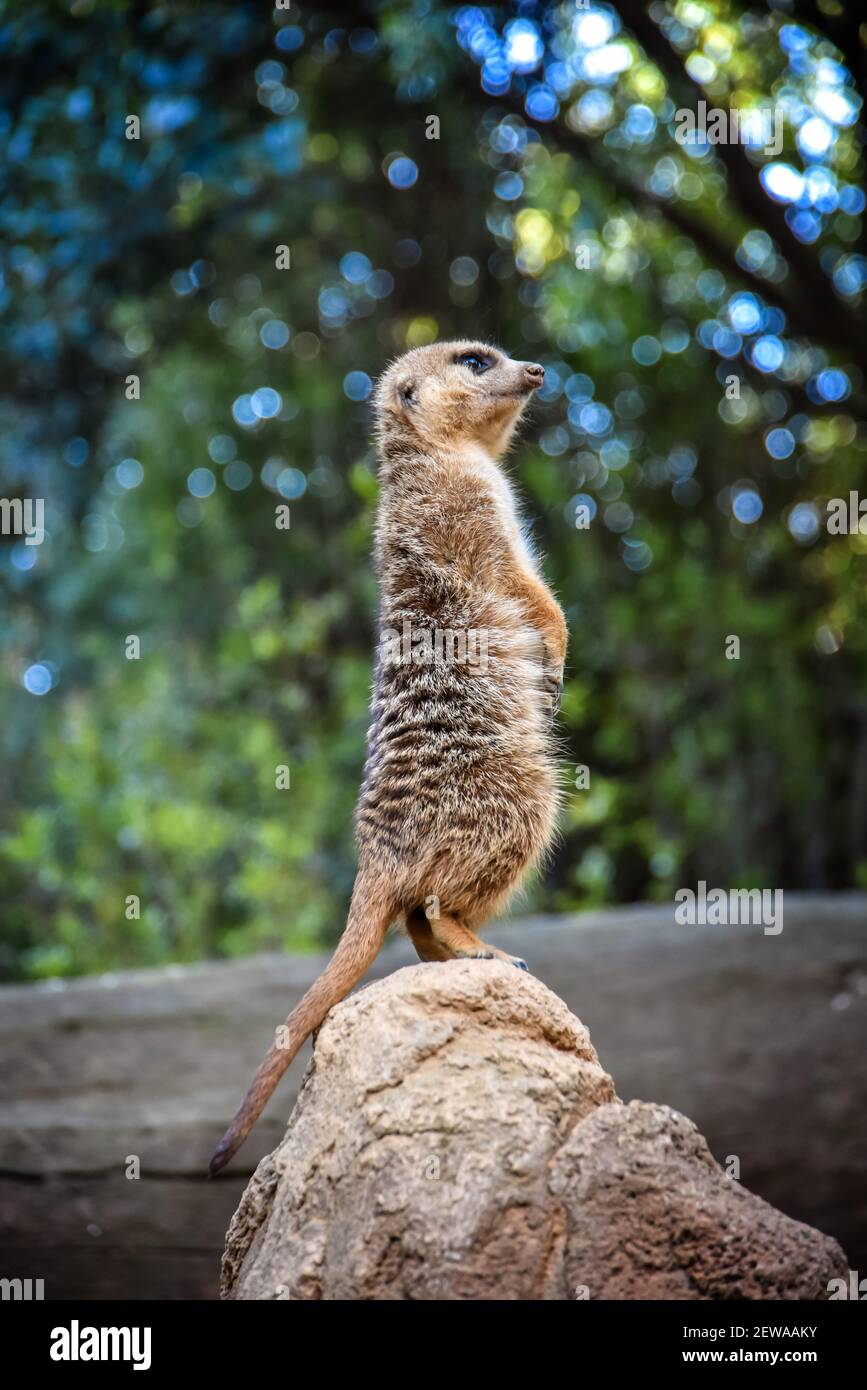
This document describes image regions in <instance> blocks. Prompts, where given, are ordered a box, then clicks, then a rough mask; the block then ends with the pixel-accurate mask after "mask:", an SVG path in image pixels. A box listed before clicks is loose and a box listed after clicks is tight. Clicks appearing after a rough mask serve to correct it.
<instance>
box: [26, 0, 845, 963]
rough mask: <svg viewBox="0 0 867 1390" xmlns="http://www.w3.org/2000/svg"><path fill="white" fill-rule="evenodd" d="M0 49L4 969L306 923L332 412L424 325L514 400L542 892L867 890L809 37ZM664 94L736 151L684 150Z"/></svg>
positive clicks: (330, 684) (212, 14) (229, 942)
mask: <svg viewBox="0 0 867 1390" xmlns="http://www.w3.org/2000/svg"><path fill="white" fill-rule="evenodd" d="M0 45H2V51H3V53H4V56H5V58H6V64H5V74H4V77H3V79H2V84H0V107H2V112H3V115H2V124H0V142H2V145H3V156H4V158H3V169H4V173H3V176H2V177H3V181H4V188H3V203H2V212H0V219H2V233H3V243H4V247H3V277H4V278H3V285H2V289H0V309H2V321H0V330H2V338H0V354H2V363H3V368H4V372H5V375H6V379H7V381H14V382H15V392H14V396H12V395H10V396H9V397H8V398H7V399H6V400H5V401H4V402H3V403H2V405H0V422H2V425H3V431H2V441H0V467H2V477H3V483H2V490H3V494H4V496H6V497H9V498H13V497H17V496H20V497H25V496H28V497H44V498H45V499H46V532H47V534H46V538H45V541H44V543H43V544H42V545H39V546H28V545H26V544H25V543H24V542H23V540H21V539H20V538H17V537H3V540H2V549H0V585H2V589H0V605H2V609H0V611H2V633H0V641H2V644H3V653H4V681H3V684H2V686H0V702H2V715H3V738H4V766H5V768H6V770H7V777H6V779H5V786H4V787H3V791H2V800H0V891H2V892H3V898H4V903H5V904H6V912H5V932H4V942H3V945H2V948H0V950H2V957H0V965H2V967H3V969H4V970H5V972H6V973H7V974H10V975H19V976H24V977H28V976H40V975H50V974H66V973H75V972H80V971H85V970H97V969H104V968H107V967H116V966H122V965H129V964H138V963H155V962H158V961H162V960H167V959H195V958H198V957H200V956H203V955H213V954H231V953H238V952H242V951H247V950H250V949H254V948H256V947H260V946H265V945H273V944H278V943H279V944H283V945H286V946H288V947H298V946H303V945H305V944H308V943H313V942H316V941H318V940H320V939H321V938H322V937H323V936H333V935H334V934H335V933H336V932H337V931H338V930H339V928H340V926H341V924H342V918H343V912H344V907H345V900H346V895H347V892H348V888H349V886H350V884H351V879H352V869H353V865H352V842H351V829H350V823H351V809H352V805H353V801H354V796H355V791H356V788H357V783H358V776H359V771H360V765H361V760H362V757H363V740H364V730H365V728H366V702H367V693H368V683H369V668H370V652H371V646H372V641H373V614H374V589H373V582H372V577H371V575H370V571H369V564H368V558H367V557H368V547H369V533H370V521H371V516H372V511H373V507H374V505H375V495H376V482H375V467H374V463H373V460H372V458H371V454H370V450H369V447H368V443H367V435H368V429H369V420H368V407H367V405H366V400H367V396H368V394H369V391H370V383H371V377H372V376H374V375H375V374H376V372H378V371H379V370H380V369H381V367H382V365H383V364H384V362H385V361H386V360H387V359H388V358H389V357H390V356H392V355H394V354H395V353H397V352H400V351H403V350H404V349H405V348H406V347H408V346H412V345H415V344H418V343H424V342H428V341H431V340H433V339H434V338H436V337H440V336H442V337H446V336H457V335H461V336H478V335H482V336H487V337H490V338H493V339H496V340H498V341H500V342H501V343H502V344H503V345H504V346H506V347H507V348H510V349H512V350H514V351H516V352H518V353H520V354H521V355H526V356H529V355H532V356H534V357H537V358H538V359H539V360H541V361H543V362H544V363H545V366H546V369H547V376H546V385H545V389H544V391H543V393H542V402H541V406H540V408H539V409H538V411H537V413H536V418H535V423H534V425H533V427H532V429H531V431H530V432H529V433H528V437H527V440H526V442H525V443H524V444H523V445H522V446H521V447H520V449H519V450H518V451H517V453H516V456H515V460H514V468H515V471H516V474H517V476H518V479H519V483H520V486H521V488H522V490H523V492H524V494H525V496H526V499H527V510H528V513H529V514H530V515H531V516H532V517H533V518H535V519H536V522H537V525H536V532H537V536H538V539H539V543H540V545H541V547H542V549H543V550H544V551H545V552H546V554H547V556H548V567H549V569H550V572H551V575H552V577H553V578H554V581H555V584H556V586H557V588H558V591H559V592H560V594H561V596H562V597H563V599H564V603H565V605H566V607H567V609H568V612H569V617H570V625H571V629H572V634H573V650H572V657H571V666H570V671H569V684H568V687H567V690H566V693H565V697H564V706H563V717H564V725H565V730H566V733H567V735H568V739H569V744H570V749H569V753H568V758H569V762H568V764H567V770H568V767H572V768H573V769H574V768H576V767H577V766H578V765H586V766H587V768H588V770H589V785H587V786H584V785H582V783H583V782H584V781H586V780H587V779H585V778H582V777H580V776H576V772H575V771H572V772H571V773H569V781H570V784H571V783H572V782H575V783H576V785H575V786H574V787H573V788H572V790H571V792H570V795H569V798H568V808H567V813H566V817H565V835H564V840H563V844H562V847H561V850H560V853H559V855H558V858H557V861H556V863H555V864H554V866H553V870H552V872H551V873H550V874H549V875H548V876H547V878H546V881H545V884H544V885H540V886H539V888H538V889H537V890H536V897H537V901H538V903H539V905H541V906H548V907H557V908H565V907H573V906H576V905H581V904H586V903H595V902H603V901H608V900H611V899H620V900H633V899H637V898H642V897H650V898H662V899H664V898H666V897H670V896H671V895H672V893H673V890H674V888H675V887H676V886H678V885H680V884H683V883H688V882H690V881H694V880H695V879H696V878H697V877H703V878H705V879H707V880H708V881H709V882H715V883H727V884H728V883H733V884H734V883H737V884H753V883H757V884H759V883H760V884H764V885H776V886H786V887H796V886H800V887H804V886H807V887H836V888H839V887H845V886H849V885H852V884H853V883H856V882H860V883H862V885H864V884H867V705H865V699H864V693H863V692H864V685H865V681H864V677H865V666H867V653H865V644H867V635H865V626H864V623H863V610H864V592H865V583H864V564H865V552H867V535H861V534H853V535H846V536H833V535H829V534H828V532H827V529H826V527H825V506H826V502H827V500H828V498H830V497H837V496H840V497H848V495H849V491H850V490H852V489H857V487H858V486H859V483H860V480H861V478H862V476H863V460H864V449H865V441H867V433H865V380H864V373H865V347H864V344H865V337H864V332H863V315H862V300H863V289H864V285H865V280H867V257H865V250H864V216H863V214H864V204H865V199H864V194H863V192H862V189H861V184H862V183H863V159H862V149H861V140H862V132H863V126H862V124H861V101H860V98H859V96H858V94H857V91H856V87H855V80H854V79H855V77H856V76H857V75H861V74H863V69H864V47H863V40H862V37H861V33H860V30H859V28H858V24H857V21H856V20H855V19H854V18H853V16H852V15H851V14H848V15H847V14H846V12H845V11H844V10H843V7H840V6H834V5H820V4H805V5H800V4H788V5H787V6H785V7H783V6H780V7H778V8H773V9H767V8H765V7H764V6H762V5H759V4H755V5H740V4H733V3H727V2H726V0H713V2H712V3H711V0H707V3H697V2H696V0H678V3H675V4H664V3H661V0H657V2H656V3H653V4H651V5H648V6H645V5H641V4H638V3H622V4H618V5H616V6H612V5H605V4H595V3H590V4H588V5H582V6H578V7H576V6H575V5H574V4H566V3H564V4H562V5H547V6H544V5H536V4H532V3H520V4H516V5H512V6H501V7H493V8H491V7H487V8H484V9H481V8H477V7H471V6H464V7H459V8H457V9H452V8H450V7H447V6H443V5H440V4H437V3H427V0H423V2H422V3H416V4H388V3H383V4H370V5H367V6H365V5H361V4H354V5H351V6H350V5H346V6H342V5H337V4H334V5H326V6H325V7H324V8H316V9H312V8H311V9H310V10H309V11H308V10H307V9H304V8H299V7H298V6H293V7H292V8H291V9H290V10H282V9H277V8H274V9H273V10H269V9H267V8H266V7H264V6H263V5H261V4H252V3H234V4H229V3H228V0H221V3H203V4H202V3H197V4H193V3H191V0H177V3H174V4H172V5H161V4H144V3H132V4H121V3H113V0H73V3H72V4H70V5H68V6H61V5H59V4H51V3H48V2H47V0H36V2H35V3H29V4H27V5H26V7H25V6H24V5H20V4H18V5H13V4H8V3H7V4H6V5H4V6H0ZM700 101H704V102H705V103H706V107H707V108H708V109H721V110H723V111H724V112H726V113H728V112H729V111H730V110H736V111H738V112H739V113H752V116H749V115H748V116H747V119H746V122H745V129H746V132H747V134H748V135H749V133H750V131H753V132H754V137H753V138H752V142H751V143H743V144H742V143H729V144H714V143H709V142H708V141H707V140H706V139H703V138H702V137H701V133H700V132H699V133H698V134H697V135H696V137H695V138H694V139H693V140H692V141H691V142H686V143H684V142H682V141H681V139H679V138H678V133H679V129H680V125H681V121H680V113H682V112H683V111H684V110H698V109H699V107H698V103H699V102H700ZM762 110H765V111H767V112H768V113H770V114H771V115H772V116H775V117H776V118H777V120H778V121H779V125H778V126H777V127H776V129H778V130H779V131H780V133H781V137H782V143H781V145H780V148H779V149H773V148H772V147H771V140H772V137H773V131H774V127H773V126H769V127H768V129H767V130H765V131H762V130H761V129H760V125H761V122H760V119H759V118H760V115H761V112H762ZM131 117H135V118H136V120H130V118H131ZM750 120H753V121H754V123H755V124H754V126H751V125H750ZM742 126H743V122H742ZM128 135H129V136H132V137H133V138H127V136H128ZM769 136H770V137H771V138H770V139H769V138H768V137H769ZM281 247H285V248H287V250H286V251H285V252H281V251H280V249H279V248H281ZM287 262H288V264H287ZM281 266H282V267H284V268H281ZM136 379H137V380H136ZM283 504H285V505H288V507H289V509H290V514H291V525H290V528H289V529H288V530H280V529H277V527H276V526H275V507H276V506H278V505H283ZM582 508H586V509H587V513H588V514H590V515H592V520H591V522H590V525H589V528H588V529H579V527H578V526H576V524H575V523H576V520H578V521H580V519H581V517H582V515H583V512H582ZM859 619H862V621H860V622H859ZM130 635H134V636H137V637H138V638H139V640H140V648H141V654H140V657H139V658H138V659H135V658H133V659H130V658H129V656H128V654H127V653H128V646H127V638H128V637H129V636H130ZM729 635H737V636H738V637H739V639H740V644H741V650H740V658H739V660H728V659H727V658H726V639H727V637H728V636H729ZM281 766H288V768H289V769H290V780H291V786H290V787H289V788H288V789H279V788H278V786H277V785H276V782H277V771H276V770H277V768H279V767H281ZM132 898H138V899H139V900H140V909H137V908H136V906H135V904H134V903H132V904H130V902H129V900H130V899H132ZM137 914H138V915H137Z"/></svg>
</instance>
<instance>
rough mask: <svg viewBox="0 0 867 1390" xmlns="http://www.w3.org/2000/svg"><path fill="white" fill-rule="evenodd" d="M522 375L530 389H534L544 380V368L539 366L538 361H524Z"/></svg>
mask: <svg viewBox="0 0 867 1390" xmlns="http://www.w3.org/2000/svg"><path fill="white" fill-rule="evenodd" d="M524 376H525V378H526V381H527V385H528V386H529V387H530V390H531V391H535V390H536V388H537V387H538V386H541V385H542V382H543V381H544V380H545V368H544V367H540V366H539V363H538V362H525V363H524Z"/></svg>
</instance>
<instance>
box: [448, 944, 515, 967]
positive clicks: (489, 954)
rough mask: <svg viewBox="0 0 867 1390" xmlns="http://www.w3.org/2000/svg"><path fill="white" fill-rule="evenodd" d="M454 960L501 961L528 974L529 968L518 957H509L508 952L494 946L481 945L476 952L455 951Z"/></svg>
mask: <svg viewBox="0 0 867 1390" xmlns="http://www.w3.org/2000/svg"><path fill="white" fill-rule="evenodd" d="M455 959H456V960H502V961H505V962H506V964H507V965H514V966H515V967H516V968H517V969H518V970H526V971H527V974H528V975H529V973H530V967H529V966H528V964H527V962H526V961H525V960H521V957H520V956H510V955H509V953H508V951H498V950H497V948H496V947H495V946H485V944H484V942H483V943H482V948H481V950H478V951H455Z"/></svg>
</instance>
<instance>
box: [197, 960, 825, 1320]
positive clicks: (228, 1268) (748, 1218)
mask: <svg viewBox="0 0 867 1390" xmlns="http://www.w3.org/2000/svg"><path fill="white" fill-rule="evenodd" d="M846 1271H847V1263H846V1259H845V1257H844V1255H843V1253H842V1251H841V1250H840V1247H839V1246H838V1245H837V1244H836V1242H835V1241H833V1240H832V1239H830V1237H828V1236H824V1235H821V1234H820V1233H818V1232H816V1231H814V1230H812V1229H811V1228H810V1227H807V1226H803V1225H801V1224H799V1223H798V1222H795V1221H792V1220H791V1219H790V1218H788V1217H786V1216H784V1215H782V1214H781V1213H780V1212H778V1211H776V1210H775V1209H774V1208H773V1207H770V1206H768V1205H767V1204H766V1203H765V1202H763V1201H761V1200H760V1199H759V1198H758V1197H755V1196H753V1195H752V1194H751V1193H749V1192H747V1191H746V1190H745V1189H744V1188H742V1187H741V1186H740V1185H739V1184H738V1183H737V1182H735V1181H733V1180H732V1179H730V1178H728V1177H727V1176H726V1175H725V1174H724V1173H723V1172H722V1170H721V1169H720V1167H719V1166H718V1164H717V1163H716V1162H715V1161H714V1159H713V1158H712V1156H711V1154H710V1152H709V1150H708V1147H707V1144H706V1143H705V1141H704V1139H703V1138H702V1137H701V1135H700V1134H699V1132H698V1130H697V1129H696V1127H695V1126H694V1125H693V1124H692V1123H691V1122H690V1121H689V1120H686V1119H684V1117H683V1116H682V1115H679V1114H677V1112H676V1111H673V1110H670V1109H669V1108H668V1107H666V1106H661V1105H648V1104H645V1103H644V1102H640V1101H634V1102H632V1103H631V1104H629V1105H626V1106H624V1105H623V1104H622V1103H621V1102H620V1101H619V1100H618V1098H617V1096H616V1094H615V1091H614V1085H613V1082H612V1080H611V1078H610V1076H608V1074H607V1073H606V1072H605V1071H604V1070H603V1068H602V1067H601V1066H600V1063H599V1059H598V1058H597V1056H596V1053H595V1051H594V1049H593V1046H592V1044H591V1042H590V1038H589V1035H588V1033H587V1030H586V1029H585V1028H584V1026H583V1025H582V1024H581V1023H580V1022H579V1021H578V1019H577V1018H575V1017H574V1016H573V1015H572V1014H571V1013H570V1012H569V1010H568V1009H567V1007H566V1005H565V1004H564V1003H563V1002H562V1001H561V1000H560V999H558V998H557V996H556V995H555V994H553V993H552V992H551V991H550V990H549V989H547V988H546V987H545V986H544V985H543V984H541V983H540V981H539V980H537V979H535V978H533V977H532V976H528V975H526V974H524V973H523V972H520V971H516V970H515V969H514V968H513V967H511V966H509V965H506V964H503V963H501V962H499V961H454V962H449V963H448V964H445V965H418V966H412V967H408V968H406V969H403V970H398V971H396V972H395V973H394V974H392V975H391V976H389V977H388V978H387V979H385V980H382V981H379V982H377V983H376V984H373V985H370V986H368V987H367V988H366V989H363V990H361V991H360V992H359V993H358V994H356V995H353V996H352V997H351V998H350V999H348V1000H345V1001H344V1002H343V1003H342V1004H340V1005H339V1006H338V1007H337V1008H335V1009H334V1010H332V1012H331V1014H330V1015H329V1017H328V1018H327V1019H326V1021H325V1023H324V1024H323V1026H322V1028H321V1030H320V1032H319V1035H318V1038H317V1040H316V1046H315V1049H314V1054H313V1059H312V1061H311V1063H310V1066H309V1068H308V1071H307V1074H306V1076H305V1078H304V1083H303V1086H302V1089H301V1093H300V1095H299V1098H298V1102H297V1104H296V1107H295V1110H294V1112H293V1114H292V1116H291V1118H290V1121H289V1127H288V1129H287V1131H286V1135H285V1138H284V1139H283V1142H282V1143H281V1144H280V1145H279V1147H278V1148H277V1149H276V1150H275V1151H274V1152H273V1153H272V1154H270V1155H268V1156H267V1157H266V1158H264V1159H263V1160H262V1162H261V1163H260V1164H259V1167H258V1168H257V1170H256V1172H255V1174H254V1175H253V1178H252V1179H251V1181H250V1183H249V1184H248V1186H247V1189H246V1191H245V1193H244V1196H243V1198H242V1201H241V1205H240V1206H239V1208H238V1210H237V1212H236V1213H235V1216H234V1218H233V1220H232V1223H231V1226H230V1229H229V1233H228V1237H227V1244H226V1251H225V1254H224V1257H223V1271H222V1288H221V1292H222V1296H223V1297H224V1298H233V1299H283V1298H291V1299H320V1298H322V1299H342V1300H364V1299H377V1300H379V1299H437V1300H452V1299H458V1300H463V1299H468V1300H493V1299H522V1300H523V1299H570V1298H576V1297H577V1298H586V1297H590V1298H615V1299H617V1298H619V1299H659V1298H664V1299H670V1298H672V1299H719V1298H772V1299H780V1298H788V1299H814V1298H824V1297H827V1284H828V1281H829V1279H831V1278H834V1277H840V1276H843V1277H845V1275H846Z"/></svg>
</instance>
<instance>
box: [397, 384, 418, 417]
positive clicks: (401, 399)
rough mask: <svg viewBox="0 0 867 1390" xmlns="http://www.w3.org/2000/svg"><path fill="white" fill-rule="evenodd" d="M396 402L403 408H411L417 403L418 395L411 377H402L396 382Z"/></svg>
mask: <svg viewBox="0 0 867 1390" xmlns="http://www.w3.org/2000/svg"><path fill="white" fill-rule="evenodd" d="M397 399H398V404H399V405H401V406H403V408H404V409H405V410H413V409H414V408H415V406H417V405H418V395H417V394H416V385H415V381H414V380H413V378H412V377H409V376H408V377H404V378H403V380H402V381H399V382H398V383H397Z"/></svg>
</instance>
